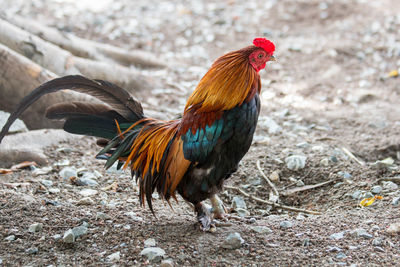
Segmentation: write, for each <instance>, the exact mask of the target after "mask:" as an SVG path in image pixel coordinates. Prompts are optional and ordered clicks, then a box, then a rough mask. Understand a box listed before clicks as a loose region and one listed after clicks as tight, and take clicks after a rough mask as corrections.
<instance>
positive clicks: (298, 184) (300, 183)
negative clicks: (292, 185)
mask: <svg viewBox="0 0 400 267" xmlns="http://www.w3.org/2000/svg"><path fill="white" fill-rule="evenodd" d="M296 186H298V187H302V186H304V182H303V181H302V180H297V182H296Z"/></svg>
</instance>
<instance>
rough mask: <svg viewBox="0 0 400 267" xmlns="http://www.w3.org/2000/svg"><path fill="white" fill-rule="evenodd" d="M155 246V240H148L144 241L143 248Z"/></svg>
mask: <svg viewBox="0 0 400 267" xmlns="http://www.w3.org/2000/svg"><path fill="white" fill-rule="evenodd" d="M155 246H156V240H155V239H154V238H149V239H146V240H145V241H144V247H145V248H150V247H155Z"/></svg>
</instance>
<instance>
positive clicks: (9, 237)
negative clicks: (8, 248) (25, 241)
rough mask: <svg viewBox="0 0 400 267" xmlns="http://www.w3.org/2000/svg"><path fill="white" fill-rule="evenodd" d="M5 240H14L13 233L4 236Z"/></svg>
mask: <svg viewBox="0 0 400 267" xmlns="http://www.w3.org/2000/svg"><path fill="white" fill-rule="evenodd" d="M4 240H6V241H14V240H15V235H9V236H7V237H6V238H4Z"/></svg>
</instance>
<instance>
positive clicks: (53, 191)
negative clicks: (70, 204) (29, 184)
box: [49, 187, 61, 194]
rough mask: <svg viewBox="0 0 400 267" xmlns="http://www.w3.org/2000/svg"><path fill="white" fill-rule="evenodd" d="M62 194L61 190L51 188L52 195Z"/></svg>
mask: <svg viewBox="0 0 400 267" xmlns="http://www.w3.org/2000/svg"><path fill="white" fill-rule="evenodd" d="M60 192H61V190H60V189H59V188H55V187H52V188H49V193H51V194H58V193H60Z"/></svg>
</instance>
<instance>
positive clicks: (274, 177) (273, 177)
mask: <svg viewBox="0 0 400 267" xmlns="http://www.w3.org/2000/svg"><path fill="white" fill-rule="evenodd" d="M279 174H280V171H278V170H275V171H273V172H271V174H270V175H269V179H270V180H271V182H279Z"/></svg>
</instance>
